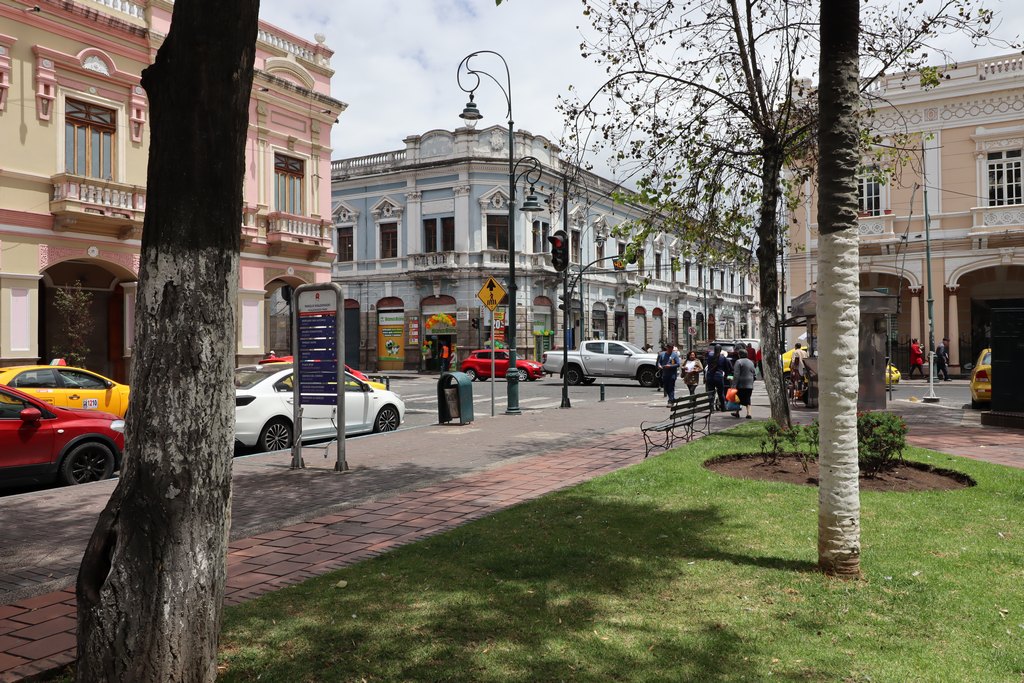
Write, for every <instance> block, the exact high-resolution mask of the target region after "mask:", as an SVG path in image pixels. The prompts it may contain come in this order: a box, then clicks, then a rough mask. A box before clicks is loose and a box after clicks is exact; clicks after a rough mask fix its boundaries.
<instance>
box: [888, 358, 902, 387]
mask: <svg viewBox="0 0 1024 683" xmlns="http://www.w3.org/2000/svg"><path fill="white" fill-rule="evenodd" d="M888 369H889V372H887V373H885V383H886V384H899V383H900V380H901V379H902V378H903V373H901V372H900V371H899V368H897V367H896V366H895V365H893V364H892V363H889V368H888Z"/></svg>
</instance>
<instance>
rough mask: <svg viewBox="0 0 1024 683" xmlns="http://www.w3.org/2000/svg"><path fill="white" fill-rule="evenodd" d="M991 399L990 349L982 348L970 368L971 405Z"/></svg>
mask: <svg viewBox="0 0 1024 683" xmlns="http://www.w3.org/2000/svg"><path fill="white" fill-rule="evenodd" d="M991 401H992V349H983V350H982V352H981V354H979V355H978V362H977V363H975V364H974V368H973V369H972V370H971V407H972V408H977V407H979V405H980V404H982V403H990V402H991Z"/></svg>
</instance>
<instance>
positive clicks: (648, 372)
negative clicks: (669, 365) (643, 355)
mask: <svg viewBox="0 0 1024 683" xmlns="http://www.w3.org/2000/svg"><path fill="white" fill-rule="evenodd" d="M636 379H637V381H638V382H640V386H642V387H653V386H655V385H656V384H657V383H658V374H657V372H656V371H655V370H654V368H653V367H652V366H650V365H645V366H644V367H642V368H640V370H639V371H638V372H637V373H636Z"/></svg>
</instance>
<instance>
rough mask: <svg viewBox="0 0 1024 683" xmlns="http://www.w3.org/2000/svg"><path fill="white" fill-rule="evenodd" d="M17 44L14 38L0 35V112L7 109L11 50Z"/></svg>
mask: <svg viewBox="0 0 1024 683" xmlns="http://www.w3.org/2000/svg"><path fill="white" fill-rule="evenodd" d="M16 42H18V39H17V38H15V37H14V36H8V35H4V34H3V33H0V112H3V111H4V110H5V109H6V108H7V91H8V90H10V87H11V48H12V47H14V44H15V43H16Z"/></svg>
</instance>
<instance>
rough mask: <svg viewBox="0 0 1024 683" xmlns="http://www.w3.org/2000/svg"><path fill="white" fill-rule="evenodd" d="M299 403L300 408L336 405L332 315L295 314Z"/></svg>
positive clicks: (334, 342)
mask: <svg viewBox="0 0 1024 683" xmlns="http://www.w3.org/2000/svg"><path fill="white" fill-rule="evenodd" d="M298 319H299V320H298V337H299V349H298V352H299V353H298V356H299V400H300V402H301V403H302V405H319V406H333V405H334V404H335V403H337V402H338V349H337V327H336V323H337V316H336V315H335V312H334V311H329V312H328V311H323V312H320V311H310V312H302V313H299V316H298Z"/></svg>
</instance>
